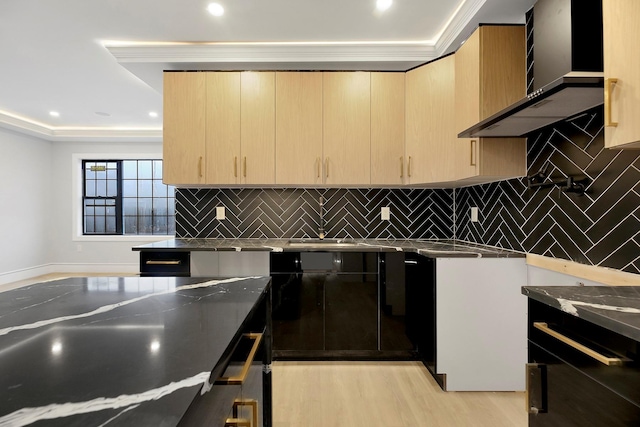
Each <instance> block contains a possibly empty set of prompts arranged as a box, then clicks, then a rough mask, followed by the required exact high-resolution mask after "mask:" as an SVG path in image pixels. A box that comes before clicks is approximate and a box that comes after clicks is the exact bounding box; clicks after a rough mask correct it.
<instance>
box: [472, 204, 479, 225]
mask: <svg viewBox="0 0 640 427" xmlns="http://www.w3.org/2000/svg"><path fill="white" fill-rule="evenodd" d="M471 222H478V208H477V207H475V206H474V207H472V208H471Z"/></svg>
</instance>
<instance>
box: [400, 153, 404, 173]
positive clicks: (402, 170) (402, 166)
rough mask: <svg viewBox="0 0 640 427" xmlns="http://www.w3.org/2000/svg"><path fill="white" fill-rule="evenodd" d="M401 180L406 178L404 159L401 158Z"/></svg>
mask: <svg viewBox="0 0 640 427" xmlns="http://www.w3.org/2000/svg"><path fill="white" fill-rule="evenodd" d="M400 178H404V159H403V158H402V156H400Z"/></svg>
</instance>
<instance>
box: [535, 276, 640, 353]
mask: <svg viewBox="0 0 640 427" xmlns="http://www.w3.org/2000/svg"><path fill="white" fill-rule="evenodd" d="M522 293H523V294H524V295H526V296H528V297H529V298H532V299H534V300H536V301H539V302H542V303H544V304H547V305H549V306H551V307H555V308H557V309H560V310H562V311H563V312H565V313H569V314H572V315H574V316H577V317H580V318H582V319H584V320H587V321H589V322H591V323H594V324H596V325H598V326H602V327H604V328H607V329H609V330H611V331H614V332H617V333H619V334H621V335H624V336H626V337H628V338H631V339H634V340H636V341H640V286H523V287H522Z"/></svg>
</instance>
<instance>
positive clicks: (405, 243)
mask: <svg viewBox="0 0 640 427" xmlns="http://www.w3.org/2000/svg"><path fill="white" fill-rule="evenodd" d="M133 250H134V251H271V252H295V251H341V252H349V251H351V252H354V251H357V252H396V251H398V252H414V253H418V254H420V255H424V256H427V257H431V258H436V257H443V258H449V257H464V258H482V257H486V258H523V257H525V254H524V253H522V252H515V251H511V250H507V249H500V248H494V247H490V246H485V245H478V244H474V243H469V242H461V241H458V240H421V239H388V240H384V239H324V240H323V241H319V240H318V239H169V240H163V241H160V242H154V243H149V244H146V245H140V246H135V247H134V248H133Z"/></svg>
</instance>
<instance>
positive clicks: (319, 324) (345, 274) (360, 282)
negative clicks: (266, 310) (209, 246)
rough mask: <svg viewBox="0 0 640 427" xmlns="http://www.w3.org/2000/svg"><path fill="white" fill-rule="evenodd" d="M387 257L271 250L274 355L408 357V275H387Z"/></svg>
mask: <svg viewBox="0 0 640 427" xmlns="http://www.w3.org/2000/svg"><path fill="white" fill-rule="evenodd" d="M384 261H385V258H384V254H378V253H376V252H282V253H272V254H271V278H272V283H273V334H274V338H273V350H274V357H276V358H280V359H294V360H297V359H368V358H389V357H393V356H394V351H403V352H404V354H405V358H406V355H407V354H409V353H410V351H411V343H410V342H409V340H408V338H407V337H406V333H405V322H404V318H405V305H406V296H405V294H404V281H402V283H400V282H398V278H397V277H396V278H395V279H393V280H390V281H389V280H387V281H385V280H384V277H385V275H384V274H383V272H384ZM399 262H400V264H401V265H402V262H403V259H400V261H399ZM395 268H397V266H396V267H395ZM394 280H395V282H394ZM400 288H401V289H400ZM381 304H382V305H381ZM381 331H382V333H381ZM396 334H397V335H398V336H397V337H394V335H396Z"/></svg>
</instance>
